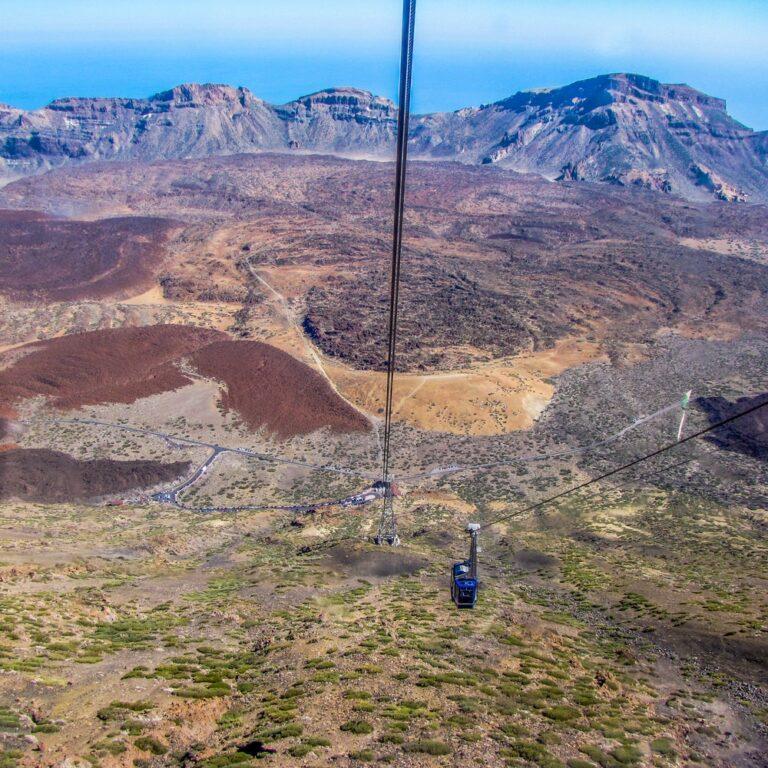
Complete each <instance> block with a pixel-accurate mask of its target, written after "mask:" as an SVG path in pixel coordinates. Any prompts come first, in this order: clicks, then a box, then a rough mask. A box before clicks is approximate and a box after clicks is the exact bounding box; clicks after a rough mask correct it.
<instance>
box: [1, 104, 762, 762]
mask: <svg viewBox="0 0 768 768" xmlns="http://www.w3.org/2000/svg"><path fill="white" fill-rule="evenodd" d="M343 107H344V105H343V104H337V105H335V106H334V109H339V110H342V108H343ZM188 109H189V113H188V114H190V115H194V114H195V110H196V109H198V108H197V107H195V106H189V107H188ZM201 109H202V108H201ZM315 109H316V108H315V106H312V108H311V111H314V110H315ZM318 109H319V107H318ZM308 111H310V110H309V108H308ZM97 117H98V116H97ZM166 117H167V118H168V119H169V120H170V119H177V118H176V116H175V115H166ZM198 117H199V115H198ZM178 119H179V120H181V119H182V118H181V117H178ZM243 119H245V118H243ZM307 119H309V118H307ZM191 120H192V118H190V122H191ZM588 130H591V129H588ZM409 172H410V176H409V182H410V184H409V189H408V222H407V232H406V252H405V254H404V256H405V260H404V264H405V266H406V270H407V274H406V275H405V281H404V283H403V286H402V299H403V309H402V314H401V320H402V323H403V326H402V328H403V333H402V337H401V339H402V347H401V349H402V354H401V358H400V360H401V363H402V367H407V368H409V369H412V370H411V371H410V372H409V373H407V374H404V375H399V376H398V377H397V385H396V389H395V399H396V401H397V402H396V403H395V424H394V427H393V435H392V449H393V452H392V459H393V461H392V471H393V473H394V475H395V477H396V479H397V484H398V486H399V487H400V489H401V491H402V495H398V497H397V498H396V499H395V502H394V503H395V505H396V510H397V520H398V526H399V531H400V536H401V539H402V545H401V547H399V548H397V549H393V548H389V547H374V546H373V545H372V544H369V543H367V541H368V540H369V539H370V537H371V536H372V534H374V532H375V531H376V524H377V520H378V516H379V514H380V509H381V506H380V504H379V503H371V504H368V505H361V506H354V507H343V506H336V507H325V506H323V507H321V506H320V504H321V503H324V502H325V501H328V500H339V499H343V498H348V497H349V494H356V493H359V492H360V490H361V489H362V488H363V487H364V486H365V485H366V484H367V483H369V482H370V477H373V476H374V473H376V472H378V471H379V468H380V453H379V450H378V448H379V446H378V445H377V441H376V436H377V435H376V432H374V431H373V430H369V431H368V433H367V434H362V433H361V432H360V430H362V429H364V428H366V424H365V419H363V417H362V416H360V415H359V414H357V413H356V412H355V411H354V409H353V408H351V407H349V406H348V404H347V403H345V402H344V400H343V399H342V398H340V397H339V396H337V395H336V393H335V392H334V389H337V390H338V391H339V392H340V393H342V394H343V396H344V397H345V398H347V399H348V400H349V401H351V402H352V403H353V404H355V405H357V406H358V407H361V408H364V409H365V412H367V413H370V414H377V413H378V412H379V409H380V407H381V401H382V395H383V389H384V387H383V375H382V374H381V373H380V372H378V371H375V370H371V368H377V367H380V366H381V363H382V356H381V352H380V348H381V342H382V341H383V338H382V337H383V333H384V329H383V328H381V327H380V326H379V325H377V323H376V322H375V321H376V318H379V317H381V316H382V315H383V309H384V306H385V301H382V299H383V297H384V296H385V295H386V290H385V288H386V286H385V282H386V278H385V275H386V265H387V260H388V258H389V253H388V251H389V239H390V237H391V230H390V227H391V205H390V202H391V177H392V167H391V165H385V164H382V163H373V162H363V161H355V162H352V161H349V160H344V159H340V158H334V157H317V156H314V157H308V156H299V155H294V156H289V155H285V154H283V155H254V154H248V155H240V156H236V157H216V158H200V159H190V160H164V161H159V162H153V163H143V162H142V163H137V162H110V163H106V162H105V163H93V164H88V165H85V164H83V165H77V166H73V167H69V168H62V169H59V170H56V171H52V172H50V173H48V174H46V175H44V176H39V177H30V178H26V179H23V180H20V181H18V182H15V183H12V184H10V185H8V186H6V187H5V188H4V189H2V190H0V204H2V205H3V206H4V207H7V208H13V209H34V210H40V211H45V212H48V213H51V214H60V213H61V212H63V211H66V212H67V213H68V214H70V215H72V216H76V217H78V218H80V219H83V220H91V219H94V218H95V219H102V218H104V217H109V216H117V215H119V216H152V217H158V216H161V217H165V218H169V219H172V220H174V221H178V222H180V225H181V227H182V230H181V231H180V232H179V234H178V236H177V237H175V238H174V239H173V240H172V242H171V243H169V246H168V252H167V258H166V259H165V260H164V262H163V269H162V272H160V273H158V274H157V276H156V278H155V279H156V282H155V284H154V285H153V286H152V288H151V289H150V290H148V291H146V292H144V293H142V294H140V295H138V296H131V297H129V298H128V299H126V300H119V301H118V300H116V299H112V298H109V299H101V300H98V301H84V300H83V301H68V302H57V301H53V300H50V299H40V298H37V299H35V298H32V299H29V298H27V299H25V298H21V297H19V298H17V299H13V300H11V299H7V298H2V299H1V300H0V301H2V302H3V303H2V304H0V343H2V344H4V345H5V347H4V348H3V349H4V352H3V353H2V356H1V357H0V417H3V418H6V419H8V420H9V421H10V420H14V415H13V413H12V410H13V408H18V410H19V411H21V412H22V414H23V424H20V425H19V426H21V427H23V428H22V429H18V430H17V429H15V428H13V429H14V432H15V434H14V435H12V437H11V439H13V440H14V442H15V443H17V444H18V446H21V449H22V451H23V452H20V450H19V449H17V448H11V449H10V451H8V450H6V453H10V458H9V459H7V460H6V461H7V465H8V466H9V467H10V469H9V470H4V469H2V467H3V466H4V465H3V464H2V463H0V482H2V483H10V481H11V480H13V483H14V487H15V488H16V490H15V491H14V494H15V497H16V498H15V499H14V500H12V501H11V500H10V499H9V500H7V501H5V502H4V503H2V504H0V549H2V556H1V557H0V673H1V674H0V765H1V766H2V767H3V768H51V766H57V768H74V767H75V766H78V767H79V766H81V765H90V766H93V768H97V767H98V766H102V768H150V766H160V765H163V766H167V768H225V767H226V766H229V767H230V768H234V766H240V767H242V768H245V767H246V766H253V767H254V768H255V766H257V765H267V766H269V765H272V766H279V768H294V767H295V768H306V767H307V766H315V765H335V766H339V768H357V767H358V766H360V765H363V764H385V763H386V764H390V765H396V766H402V768H430V767H432V768H434V766H438V765H444V766H447V765H455V766H465V765H468V766H469V765H471V766H480V765H488V766H490V765H493V766H496V765H507V764H508V765H510V766H512V765H515V766H521V767H522V766H533V765H538V766H540V768H544V767H546V768H565V766H567V767H568V768H596V767H597V766H602V767H603V768H622V767H626V768H646V766H648V767H650V766H654V768H677V767H678V766H702V765H706V766H712V767H713V768H758V767H760V768H761V767H762V766H763V763H764V755H765V754H768V746H767V745H766V727H767V726H768V712H766V701H768V699H767V698H766V697H767V696H768V692H767V691H766V683H767V682H768V672H767V671H766V664H765V659H766V657H767V651H768V627H767V625H766V617H767V616H768V598H767V596H766V594H767V593H766V589H765V584H766V567H767V562H768V561H766V540H765V532H766V529H767V526H768V516H767V515H766V509H767V508H768V478H767V477H766V469H767V468H768V464H766V463H765V461H764V460H761V458H760V457H759V456H757V455H754V454H753V453H750V452H748V451H747V450H744V451H739V450H738V449H737V450H723V449H722V448H723V447H731V448H733V447H736V446H735V442H734V441H733V440H731V441H730V444H729V445H725V446H720V445H718V444H716V443H711V442H706V441H703V440H702V441H695V442H688V443H686V444H683V445H679V446H676V447H675V449H674V451H673V452H672V451H671V452H670V455H668V456H665V457H663V458H657V459H655V460H654V461H653V463H649V464H646V465H641V466H639V467H636V468H632V469H631V470H629V471H628V472H626V473H624V474H622V475H619V476H616V477H615V478H610V480H609V481H606V482H601V483H600V484H599V485H592V486H590V487H589V488H585V489H583V490H582V491H581V492H579V493H573V494H571V495H568V496H565V497H562V498H561V499H560V500H559V501H556V502H554V503H552V504H549V505H547V506H545V507H542V508H539V509H538V510H536V511H535V512H534V513H533V514H525V513H521V509H523V508H525V507H526V506H529V505H531V504H534V503H536V502H539V501H541V500H542V499H543V498H545V497H547V496H549V495H554V494H555V493H559V492H562V491H565V490H566V489H569V488H573V487H575V486H576V485H578V484H580V483H582V482H585V481H587V480H589V479H590V478H594V477H596V476H597V475H598V474H600V473H601V472H603V471H608V470H610V469H613V468H616V467H617V466H619V465H620V464H621V463H623V462H629V461H631V460H633V459H636V458H637V457H638V456H641V455H642V454H643V453H644V452H650V451H651V450H654V449H656V448H658V447H659V446H661V445H665V444H667V443H669V442H670V441H673V440H674V437H675V435H676V433H677V426H678V412H677V411H675V412H674V413H666V412H665V415H664V417H662V418H658V419H654V420H653V421H649V422H644V423H643V425H642V426H638V428H637V429H634V430H632V431H630V432H627V433H626V434H625V436H624V437H623V438H622V439H621V440H618V441H616V442H612V443H609V444H605V443H604V442H602V441H604V440H605V437H606V435H612V434H616V433H617V432H618V431H619V430H621V429H623V428H626V427H627V425H628V424H630V423H632V421H633V420H635V419H640V417H642V416H644V415H647V414H650V413H653V412H655V411H656V410H657V409H659V408H662V407H663V406H665V405H667V404H669V403H676V402H679V398H680V396H681V394H682V392H684V391H686V390H688V389H692V390H693V391H694V393H695V396H696V397H702V398H705V400H703V401H699V403H696V404H694V405H693V406H692V407H691V408H690V410H689V415H688V421H687V426H686V430H688V431H689V432H690V433H692V432H693V431H695V430H698V429H702V428H704V427H705V426H706V425H707V423H710V422H711V419H712V418H714V416H713V415H712V414H708V413H707V412H706V409H705V408H703V407H699V406H700V405H701V404H702V403H703V402H707V403H711V404H712V405H713V407H717V408H719V409H721V410H723V411H729V409H731V408H735V407H741V406H739V403H740V402H745V401H742V400H740V398H742V397H746V398H747V402H750V403H751V402H754V400H753V393H756V392H759V393H764V392H766V391H768V370H767V369H766V360H768V341H766V339H768V335H767V334H766V332H765V331H766V309H765V307H766V302H765V298H766V283H765V280H766V270H768V217H767V216H766V209H765V208H764V207H762V206H759V205H752V204H746V205H730V204H726V203H724V202H712V203H711V204H703V203H691V202H688V201H686V200H684V199H681V198H679V197H676V196H675V195H662V194H659V193H658V192H653V191H651V190H647V189H644V188H642V187H641V186H637V185H632V184H630V185H627V186H625V187H621V186H619V185H614V186H607V185H604V184H603V185H598V184H593V183H589V182H576V181H564V182H562V183H559V184H553V183H549V182H546V181H545V180H544V179H542V178H541V177H540V176H535V175H521V174H518V173H515V172H511V171H508V170H504V169H503V168H499V167H491V168H487V167H486V168H479V167H473V166H472V165H470V164H458V163H435V162H424V163H415V164H413V165H412V166H411V168H410V171H409ZM444 305H445V306H444ZM222 308H223V310H224V311H223V312H222V311H221V310H222ZM139 310H140V311H139ZM129 311H130V312H129ZM165 313H167V314H165ZM159 317H166V318H167V317H171V318H173V320H164V321H162V320H159V319H158V318H159ZM161 322H163V323H164V324H163V325H160V323H161ZM169 323H172V324H169ZM137 326H146V327H137ZM305 329H308V330H310V331H311V332H312V334H313V335H312V336H308V335H307V333H306V332H305ZM84 331H85V332H84ZM32 339H37V340H38V341H35V343H28V342H29V341H30V340H32ZM40 339H42V340H40ZM256 340H258V341H256ZM25 342H26V343H25ZM266 342H268V343H266ZM288 355H290V356H288ZM310 367H311V369H312V370H310ZM438 369H439V370H438ZM443 369H447V370H443ZM137 398H138V399H137ZM717 398H722V401H721V400H719V399H717ZM49 406H53V407H54V408H55V407H66V408H79V407H82V409H83V412H81V413H79V414H78V416H83V417H85V418H82V419H78V420H74V419H70V420H62V419H60V418H59V419H57V421H56V423H55V424H52V423H51V419H52V417H53V418H56V417H59V416H60V414H58V413H56V412H55V411H52V409H51V408H50V407H49ZM319 416H322V417H324V418H325V419H326V420H325V421H324V422H323V421H322V420H320V419H319ZM762 425H763V423H762V422H760V424H759V425H755V426H756V427H757V426H759V427H760V428H761V427H762ZM0 426H2V425H1V424H0ZM318 426H319V427H323V426H325V427H328V429H325V430H318V429H317V428H318ZM261 427H263V428H261ZM300 429H308V430H309V429H311V430H316V431H313V432H312V433H311V434H298V436H296V437H293V438H292V439H290V440H285V441H282V442H281V443H280V444H279V445H278V444H277V443H276V441H275V440H274V437H275V436H276V435H293V434H296V433H297V431H298V430H300ZM348 430H358V431H353V432H351V433H350V434H347V433H346V432H347V431H348ZM227 447H231V448H237V449H238V451H237V453H234V452H232V451H227V450H226V448H227ZM243 449H245V450H243ZM56 451H57V452H59V453H53V452H56ZM248 451H251V452H252V455H247V452H248ZM51 453H53V456H52V455H51ZM672 454H674V455H672ZM0 455H2V454H0ZM69 457H76V458H69ZM94 459H95V460H96V462H94V461H93V460H94ZM128 460H131V462H128ZM188 460H189V461H191V462H193V466H194V467H195V468H196V470H195V472H193V473H191V474H190V472H189V471H188V470H187V469H186V462H187V461H188ZM99 461H100V462H104V463H102V464H98V463H97V462H99ZM133 461H137V462H138V463H137V464H136V465H134V464H133ZM447 465H450V466H449V469H452V470H455V471H451V472H448V473H440V472H437V473H434V472H432V470H433V469H434V468H439V467H446V466H447ZM478 465H484V466H482V467H478ZM173 466H177V467H178V472H179V474H180V475H183V481H182V480H181V479H180V481H179V483H176V482H174V483H171V479H172V478H170V477H168V476H167V475H165V474H163V473H164V472H166V471H167V472H169V473H170V472H171V471H172V470H170V469H168V468H169V467H173ZM332 468H336V469H338V470H339V471H340V474H337V473H336V472H332V471H331V469H332ZM662 470H663V471H662ZM356 472H359V473H360V474H361V477H356V476H354V474H350V473H356ZM116 476H119V477H120V478H121V480H120V482H124V480H123V478H125V477H126V476H128V477H130V478H133V479H135V480H136V482H140V487H149V486H150V485H151V484H153V483H160V482H162V483H163V488H162V490H163V492H164V495H161V496H155V497H153V498H151V499H150V498H147V496H146V494H139V493H136V494H126V495H125V496H124V497H123V498H124V500H125V503H124V504H122V505H120V506H119V507H114V508H113V507H110V508H106V509H105V508H104V507H103V506H98V505H95V504H83V503H61V504H55V505H51V504H45V503H38V502H32V501H23V500H18V499H19V497H23V495H24V494H25V493H26V494H28V495H29V497H30V498H41V497H40V494H41V493H47V494H50V495H49V496H48V497H47V498H48V499H53V500H56V499H57V498H58V499H67V498H73V497H77V495H78V494H81V495H82V497H86V498H90V496H89V494H91V493H96V492H97V491H99V490H101V491H103V493H102V495H105V494H112V493H121V491H120V490H118V484H117V483H116V481H115V480H114V478H115V477H116ZM177 476H178V475H177ZM103 478H111V481H110V482H112V483H113V484H112V485H111V486H110V487H109V488H107V489H105V488H104V487H103V485H98V484H97V481H101V480H102V479H103ZM125 482H128V481H125ZM131 482H133V480H131ZM166 483H167V484H166ZM180 483H182V487H181V488H180ZM137 487H139V486H137ZM172 492H175V493H176V494H177V495H176V500H177V501H178V502H180V503H181V504H182V506H176V505H175V504H172V503H167V502H169V501H170V500H171V496H169V495H168V494H170V493H172ZM57 494H58V495H57ZM179 494H180V495H179ZM111 498H112V497H111V496H106V499H104V500H105V501H106V500H110V499H111ZM43 501H45V498H43ZM318 502H319V503H318ZM268 505H276V507H278V506H279V509H278V508H275V509H274V510H271V511H270V510H268V509H266V507H267V506H268ZM307 507H311V511H308V512H307V513H306V514H304V513H303V511H302V512H300V511H299V510H305V509H307ZM469 521H477V522H481V523H486V524H487V526H486V527H485V528H484V529H483V531H482V534H481V537H482V538H481V543H482V553H481V560H480V578H481V587H480V595H479V601H478V605H477V608H476V609H475V611H474V612H471V614H470V613H469V612H464V611H458V610H456V608H455V606H454V605H453V603H452V602H451V600H450V597H449V593H448V589H447V582H448V574H449V568H450V563H451V562H455V561H456V560H459V559H460V558H463V557H464V556H465V553H466V547H467V540H466V534H465V526H466V523H467V522H469Z"/></svg>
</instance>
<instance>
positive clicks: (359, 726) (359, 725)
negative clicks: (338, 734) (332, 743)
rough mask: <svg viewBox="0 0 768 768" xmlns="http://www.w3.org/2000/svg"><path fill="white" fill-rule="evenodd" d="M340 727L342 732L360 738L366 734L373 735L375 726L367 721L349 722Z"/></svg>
mask: <svg viewBox="0 0 768 768" xmlns="http://www.w3.org/2000/svg"><path fill="white" fill-rule="evenodd" d="M339 727H340V729H341V730H342V731H347V732H348V733H354V734H356V735H358V736H360V735H363V734H366V733H373V726H372V725H371V724H370V723H369V722H367V721H365V720H347V722H346V723H344V724H343V725H341V726H339Z"/></svg>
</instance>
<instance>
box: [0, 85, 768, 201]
mask: <svg viewBox="0 0 768 768" xmlns="http://www.w3.org/2000/svg"><path fill="white" fill-rule="evenodd" d="M395 125H396V110H395V107H394V105H393V104H392V102H390V101H388V100H387V99H383V98H381V97H378V96H374V95H372V94H370V93H368V92H366V91H360V90H357V89H353V88H330V89H327V90H324V91H320V92H318V93H315V94H311V95H309V96H304V97H302V98H300V99H297V100H296V101H293V102H290V103H288V104H285V105H281V106H274V105H271V104H267V103H266V102H264V101H262V100H261V99H259V98H257V97H256V96H254V95H253V94H252V93H251V92H250V91H248V89H246V88H232V87H230V86H225V85H210V84H208V85H197V84H186V85H181V86H178V87H176V88H173V89H171V90H169V91H165V92H163V93H159V94H156V95H154V96H151V97H150V98H147V99H77V98H69V99H60V100H58V101H54V102H53V103H51V104H50V105H48V106H47V107H45V108H43V109H39V110H35V111H29V112H25V111H23V110H19V109H14V108H12V107H0V176H5V177H6V178H14V177H17V176H19V175H24V174H28V173H34V172H37V171H39V170H43V169H47V168H51V167H56V166H59V165H62V164H71V163H80V162H86V161H93V160H143V161H148V160H150V161H155V160H159V159H170V158H186V157H207V156H211V155H226V154H233V153H239V152H261V151H265V150H266V151H281V152H297V151H298V152H329V153H335V154H342V155H345V156H352V157H366V156H367V157H371V156H375V157H391V156H392V152H393V141H394V132H395ZM765 146H766V142H765V134H760V133H755V132H753V131H751V130H749V129H748V128H746V127H745V126H743V125H741V124H740V123H738V122H737V121H736V120H734V119H733V118H731V117H730V116H729V115H728V113H727V111H726V105H725V102H724V101H723V100H722V99H718V98H714V97H711V96H708V95H706V94H703V93H701V92H699V91H696V90H695V89H693V88H691V87H689V86H687V85H668V84H663V83H660V82H658V81H657V80H653V79H652V78H649V77H643V76H641V75H634V74H621V73H620V74H611V75H602V76H599V77H594V78H591V79H588V80H583V81H580V82H577V83H573V84H571V85H567V86H564V87H562V88H553V89H542V90H535V91H523V92H520V93H517V94H515V95H513V96H511V97H509V98H507V99H503V100H501V101H498V102H495V103H493V104H488V105H483V106H481V107H476V108H475V107H472V108H465V109H460V110H458V111H456V112H451V113H437V114H431V115H423V116H419V117H416V118H414V120H413V124H412V135H411V153H412V156H413V157H419V158H422V159H425V158H430V159H439V160H459V161H461V162H466V163H471V164H485V165H493V166H501V167H504V168H510V169H514V170H518V171H525V172H535V173H539V174H542V175H543V176H545V177H547V178H550V179H563V180H572V181H581V180H587V181H598V182H604V183H609V184H614V185H620V186H639V187H643V188H647V189H653V190H657V191H661V192H673V193H675V194H679V195H683V196H686V197H689V198H692V199H699V200H705V199H712V198H716V199H720V200H729V201H740V200H750V201H763V202H765V201H766V199H768V198H767V197H766V192H765V190H766V182H767V181H768V170H766V166H765V162H764V159H765Z"/></svg>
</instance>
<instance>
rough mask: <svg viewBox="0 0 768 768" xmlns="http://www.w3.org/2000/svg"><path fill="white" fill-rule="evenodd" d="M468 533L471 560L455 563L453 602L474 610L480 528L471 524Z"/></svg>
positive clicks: (452, 582) (452, 576)
mask: <svg viewBox="0 0 768 768" xmlns="http://www.w3.org/2000/svg"><path fill="white" fill-rule="evenodd" d="M467 533H469V541H470V544H469V560H464V561H463V562H461V563H454V564H453V569H452V570H451V600H453V602H454V603H456V607H457V608H474V607H475V603H476V602H477V555H478V553H479V552H480V550H479V549H478V546H477V537H478V534H479V533H480V526H479V525H478V524H477V523H470V524H469V525H468V526H467Z"/></svg>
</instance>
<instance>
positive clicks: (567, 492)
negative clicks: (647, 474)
mask: <svg viewBox="0 0 768 768" xmlns="http://www.w3.org/2000/svg"><path fill="white" fill-rule="evenodd" d="M766 406H768V401H765V402H763V403H759V404H758V405H753V406H752V407H751V408H747V409H746V410H745V411H742V412H741V413H737V414H734V415H733V416H729V417H728V418H726V419H721V420H720V421H718V422H716V423H715V424H712V425H710V426H709V427H707V428H706V429H700V430H699V431H698V432H694V433H693V434H692V435H688V437H684V438H683V439H682V440H680V441H675V442H674V443H668V444H667V445H665V446H662V447H661V448H658V449H656V450H655V451H652V452H651V453H647V454H645V455H644V456H641V457H640V458H639V459H634V460H633V461H630V462H628V463H626V464H622V465H621V466H620V467H616V469H612V470H611V471H610V472H605V473H604V474H602V475H599V476H598V477H594V478H592V479H591V480H586V481H585V482H583V483H580V484H579V485H576V486H574V487H573V488H569V489H568V490H565V491H561V492H560V493H556V494H555V495H554V496H549V497H548V498H546V499H543V500H542V501H539V502H537V503H536V504H531V506H529V507H525V509H521V510H518V511H517V512H513V513H512V514H509V515H503V516H502V517H499V518H496V519H495V520H490V521H489V522H487V523H483V525H482V526H481V528H480V530H485V529H486V528H490V527H491V526H492V525H496V524H497V523H502V522H504V521H505V520H511V519H512V518H514V517H518V516H519V515H523V514H525V513H527V512H534V511H536V510H537V509H541V508H542V507H545V506H547V505H548V504H551V503H552V502H553V501H556V500H557V499H562V498H564V497H565V496H570V495H571V494H572V493H576V491H580V490H581V489H582V488H586V487H587V486H590V485H594V484H595V483H598V482H600V481H601V480H605V479H606V478H608V477H612V476H613V475H617V474H618V473H619V472H624V471H625V470H627V469H630V468H631V467H635V466H637V465H638V464H642V463H643V462H644V461H648V459H652V458H654V457H655V456H660V455H661V454H663V453H666V452H667V451H671V450H672V449H673V448H676V447H677V446H678V445H683V444H684V443H689V442H690V441H691V440H697V439H698V438H700V437H703V436H704V435H706V434H708V433H709V432H713V431H714V430H716V429H720V427H724V426H725V425H726V424H730V423H731V422H733V421H736V420H737V419H741V418H743V417H744V416H748V415H749V414H750V413H754V412H755V411H758V410H760V409H761V408H765V407H766Z"/></svg>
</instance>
